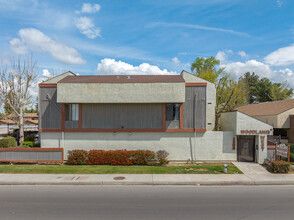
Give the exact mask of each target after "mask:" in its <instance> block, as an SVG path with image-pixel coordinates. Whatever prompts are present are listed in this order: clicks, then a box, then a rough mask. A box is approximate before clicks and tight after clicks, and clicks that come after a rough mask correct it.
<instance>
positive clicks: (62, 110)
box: [61, 103, 65, 129]
mask: <svg viewBox="0 0 294 220" xmlns="http://www.w3.org/2000/svg"><path fill="white" fill-rule="evenodd" d="M64 128H65V104H64V103H62V104H61V129H64Z"/></svg>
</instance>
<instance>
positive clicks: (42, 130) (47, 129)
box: [39, 128, 64, 132]
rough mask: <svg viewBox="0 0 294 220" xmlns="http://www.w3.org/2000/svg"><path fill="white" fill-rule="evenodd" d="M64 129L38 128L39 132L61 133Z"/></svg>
mask: <svg viewBox="0 0 294 220" xmlns="http://www.w3.org/2000/svg"><path fill="white" fill-rule="evenodd" d="M62 131H64V129H59V128H58V129H51V128H40V129H39V132H62Z"/></svg>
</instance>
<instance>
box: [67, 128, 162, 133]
mask: <svg viewBox="0 0 294 220" xmlns="http://www.w3.org/2000/svg"><path fill="white" fill-rule="evenodd" d="M63 131H64V132H164V130H163V129H87V128H83V129H64V130H63Z"/></svg>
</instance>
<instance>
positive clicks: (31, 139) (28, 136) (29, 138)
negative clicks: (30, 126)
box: [24, 134, 36, 141]
mask: <svg viewBox="0 0 294 220" xmlns="http://www.w3.org/2000/svg"><path fill="white" fill-rule="evenodd" d="M35 139H36V137H35V135H33V134H28V135H27V136H25V138H24V141H35Z"/></svg>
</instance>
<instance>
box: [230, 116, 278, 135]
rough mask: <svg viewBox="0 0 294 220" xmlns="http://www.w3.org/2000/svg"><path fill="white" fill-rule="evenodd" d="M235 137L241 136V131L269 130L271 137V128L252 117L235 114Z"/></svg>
mask: <svg viewBox="0 0 294 220" xmlns="http://www.w3.org/2000/svg"><path fill="white" fill-rule="evenodd" d="M236 121H237V126H236V133H235V134H236V135H242V133H241V130H269V131H270V133H269V135H273V127H272V126H271V125H269V124H266V123H264V122H262V121H260V120H257V119H255V118H253V117H250V116H248V115H245V114H244V113H242V112H237V120H236Z"/></svg>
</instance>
